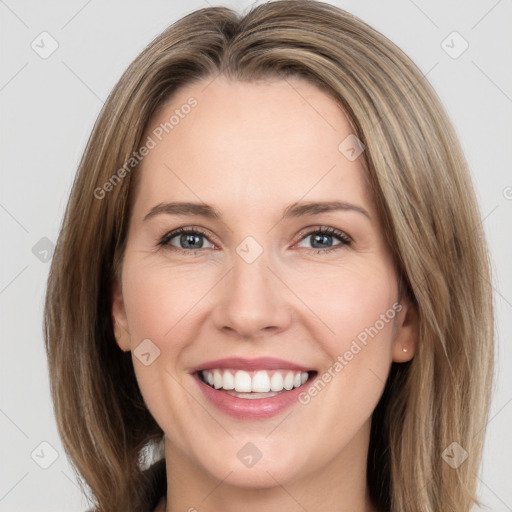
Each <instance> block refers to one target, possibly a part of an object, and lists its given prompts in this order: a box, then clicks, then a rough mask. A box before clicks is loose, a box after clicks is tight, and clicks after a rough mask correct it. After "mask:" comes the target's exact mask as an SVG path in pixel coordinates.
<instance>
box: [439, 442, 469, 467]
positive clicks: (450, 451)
mask: <svg viewBox="0 0 512 512" xmlns="http://www.w3.org/2000/svg"><path fill="white" fill-rule="evenodd" d="M441 457H442V458H443V460H444V461H445V462H446V463H447V464H448V465H449V466H451V467H452V468H453V469H457V468H458V467H459V466H460V465H461V464H462V463H463V462H464V461H465V460H466V459H467V458H468V452H467V451H466V450H464V448H462V446H461V445H460V444H459V443H457V442H455V441H454V442H453V443H452V444H450V446H448V448H446V450H444V452H443V453H442V454H441Z"/></svg>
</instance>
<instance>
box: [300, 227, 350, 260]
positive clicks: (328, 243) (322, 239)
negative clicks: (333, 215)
mask: <svg viewBox="0 0 512 512" xmlns="http://www.w3.org/2000/svg"><path fill="white" fill-rule="evenodd" d="M333 238H337V239H338V240H339V241H340V243H338V244H336V245H332V242H333ZM307 239H310V240H311V241H310V243H311V244H312V245H313V248H312V249H311V250H313V251H314V252H316V253H318V254H320V253H326V252H330V251H334V250H336V249H343V248H344V247H346V246H349V245H350V244H351V243H352V239H351V238H350V237H349V236H348V235H347V234H345V233H343V231H339V230H338V229H334V228H330V227H325V226H319V227H318V228H317V229H315V230H313V231H308V232H307V233H306V234H304V235H303V236H302V238H301V240H300V243H302V242H304V241H305V240H307ZM307 249H308V248H307Z"/></svg>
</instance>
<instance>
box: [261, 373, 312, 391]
mask: <svg viewBox="0 0 512 512" xmlns="http://www.w3.org/2000/svg"><path fill="white" fill-rule="evenodd" d="M305 375H306V376H307V373H306V374H305ZM306 379H307V377H306ZM270 389H271V390H272V391H282V389H283V376H282V375H281V373H279V372H276V373H274V375H272V378H271V379H270Z"/></svg>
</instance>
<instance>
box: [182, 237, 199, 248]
mask: <svg viewBox="0 0 512 512" xmlns="http://www.w3.org/2000/svg"><path fill="white" fill-rule="evenodd" d="M194 239H195V242H196V243H194ZM180 242H181V243H182V244H183V245H185V246H186V247H185V248H186V249H190V248H194V249H200V248H201V247H202V246H203V242H202V240H201V238H200V237H199V236H198V235H181V239H180ZM189 243H190V244H191V245H190V246H187V244H189Z"/></svg>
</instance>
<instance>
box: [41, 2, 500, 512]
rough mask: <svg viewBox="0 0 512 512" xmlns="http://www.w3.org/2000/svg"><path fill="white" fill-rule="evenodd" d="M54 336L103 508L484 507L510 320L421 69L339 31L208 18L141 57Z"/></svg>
mask: <svg viewBox="0 0 512 512" xmlns="http://www.w3.org/2000/svg"><path fill="white" fill-rule="evenodd" d="M322 244H325V245H322ZM312 246H313V247H312ZM45 323H46V343H47V350H48V357H49V365H50V373H51V384H52V394H53V399H54V402H55V410H56V415H57V419H58V424H59V429H60V433H61V436H62V439H63V443H64V445H65V447H66V450H67V452H68V454H69V456H70V458H71V460H72V461H73V463H74V464H75V466H76V467H77V470H78V472H79V473H80V475H81V476H82V477H83V479H84V481H85V483H86V484H87V486H88V487H89V488H90V490H91V492H92V496H93V498H94V500H95V502H96V506H97V509H98V510H102V511H110V510H124V511H129V510H134V511H135V510H160V511H164V510H165V511H168V512H170V511H175V510H189V511H192V510H198V511H216V510H223V511H230V510H240V509H243V510H249V511H256V510H265V511H273V510H289V511H291V510H304V509H305V510H308V511H315V510H322V511H323V510H337V511H345V512H348V511H362V510H364V511H393V512H395V511H407V512H411V511H432V512H434V511H436V512H437V511H439V510H443V511H457V512H462V511H469V510H470V509H471V507H472V505H473V504H474V503H477V500H476V496H475V492H476V474H477V470H478V467H479V463H480V457H481V452H482V444H483V439H484V429H482V425H484V424H485V421H486V417H487V414H488V408H489V398H490V388H491V376H492V361H493V320H492V303H491V290H490V285H489V263H488V256H487V249H486V243H485V239H484V235H483V232H482V229H481V224H480V218H479V213H478V208H477V203H476V199H475V195H474V191H473V188H472V184H471V180H470V177H469V173H468V170H467V166H466V163H465V161H464V157H463V155H462V152H461V149H460V147H459V144H458V142H457V140H456V137H455V135H454V132H453V130H452V128H451V125H450V123H449V121H448V119H447V117H446V115H445V114H444V111H443V109H442V106H441V105H440V102H439V100H438V99H437V97H436V95H435V93H434V92H433V91H432V89H431V88H430V86H429V85H428V83H427V82H426V80H425V79H424V77H423V76H422V75H421V73H420V72H419V70H418V69H417V68H416V67H415V66H414V64H413V63H412V62H411V61H410V60H409V59H408V58H407V57H406V56H405V55H404V54H403V53H402V52H401V51H400V50H399V49H398V48H397V47H396V46H395V45H393V44H392V43H391V42H390V41H389V40H387V39H386V38H384V37H383V36H382V35H381V34H379V33H378V32H376V31H375V30H374V29H372V28H371V27H369V26H368V25H366V24H365V23H363V22H362V21H360V20H358V19H357V18H355V17H354V16H352V15H350V14H348V13H346V12H344V11H342V10H340V9H338V8H335V7H333V6H330V5H327V4H324V3H321V2H314V1H310V0H284V1H275V2H271V3H268V4H264V5H260V6H257V7H255V8H253V9H252V10H251V11H250V12H249V13H247V14H246V15H245V16H240V15H238V14H237V13H235V12H234V11H232V10H230V9H227V8H221V7H217V8H213V7H212V8H206V9H201V10H199V11H196V12H193V13H191V14H189V15H187V16H185V17H184V18H182V19H181V20H179V21H178V22H177V23H175V24H174V25H172V26H171V27H169V28H168V29H167V30H166V31H165V32H163V33H162V34H161V35H160V36H159V37H157V38H156V39H155V41H153V42H152V43H151V44H150V45H149V46H148V47H147V48H146V49H145V50H144V51H143V52H142V53H141V55H140V56H139V57H137V59H136V60H135V61H134V62H133V63H132V64H131V65H130V67H129V68H128V70H127V71H126V72H125V74H124V75H123V76H122V78H121V79H120V81H119V83H118V84H117V85H116V87H115V88H114V90H113V92H112V94H111V95H110V97H109V99H108V100H107V102H106V103H105V106H104V108H103V110H102V112H101V114H100V116H99V119H98V121H97V123H96V125H95V127H94V130H93V133H92V135H91V137H90V140H89V142H88V144H87V147H86V150H85V153H84V155H83V158H82V161H81V163H80V167H79V170H78V174H77V177H76V180H75V183H74V186H73V190H72V193H71V197H70V200H69V203H68V207H67V210H66V214H65V218H64V223H63V226H62V230H61V234H60V236H59V240H58V244H57V248H56V252H55V256H54V259H53V262H52V268H51V273H50V277H49V282H48V292H47V300H46V311H45ZM152 446H157V447H158V446H160V447H162V448H163V457H162V458H161V459H160V460H159V461H157V462H155V463H154V464H152V465H151V463H152V462H153V459H152V458H150V459H149V461H145V459H144V454H147V453H148V451H150V448H151V447H152ZM157 458H158V457H157ZM148 465H149V466H150V468H149V469H145V468H146V466H148Z"/></svg>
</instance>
